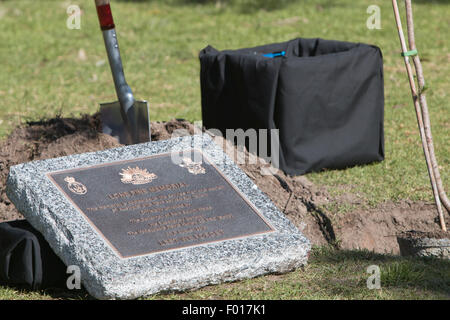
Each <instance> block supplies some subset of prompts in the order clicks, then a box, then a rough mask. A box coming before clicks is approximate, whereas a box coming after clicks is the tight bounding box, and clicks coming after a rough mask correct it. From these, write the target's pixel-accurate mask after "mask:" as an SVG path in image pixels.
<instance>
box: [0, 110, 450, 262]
mask: <svg viewBox="0 0 450 320" xmlns="http://www.w3.org/2000/svg"><path fill="white" fill-rule="evenodd" d="M151 127H152V141H157V140H165V139H169V138H170V137H171V135H172V134H173V133H174V132H175V130H177V129H183V130H184V131H185V132H186V134H193V133H194V127H193V125H192V124H191V123H189V122H188V121H185V120H171V121H168V122H152V123H151ZM213 138H214V140H215V141H216V143H217V144H219V145H220V146H221V147H222V148H223V149H224V150H225V152H226V153H227V154H228V155H229V156H231V157H232V158H233V159H234V160H235V161H236V163H238V165H239V166H240V167H241V169H242V170H243V171H244V172H245V173H246V174H247V175H248V176H249V177H250V178H251V179H252V180H253V181H254V182H255V184H256V185H258V187H259V188H260V189H261V190H262V191H263V192H264V193H266V194H267V195H268V196H269V197H270V198H271V199H272V201H273V202H274V203H275V205H276V206H277V207H278V208H279V209H280V210H281V211H282V212H284V213H285V214H286V216H287V217H288V218H289V219H290V220H291V221H292V222H293V223H294V224H295V225H296V226H297V227H298V228H299V229H300V230H301V231H302V232H303V233H304V234H305V235H306V236H307V237H308V238H309V239H310V240H311V242H312V243H313V244H315V245H324V244H332V245H334V246H336V247H340V248H345V249H354V248H360V249H369V250H373V251H375V252H379V253H386V252H388V253H394V254H398V253H399V252H400V251H399V245H398V243H397V235H398V234H401V233H403V232H408V231H411V230H417V231H421V232H439V225H438V221H437V218H436V216H437V215H436V209H435V206H434V205H433V204H426V203H411V202H406V201H404V202H400V203H396V204H394V203H385V204H382V205H380V206H379V207H378V208H375V209H370V210H356V211H353V212H350V213H347V214H344V215H341V216H338V215H335V214H333V213H332V212H328V211H327V210H325V209H323V208H324V205H326V204H327V203H331V202H333V203H336V202H337V203H338V204H339V203H341V204H345V203H348V202H350V203H352V204H355V203H356V202H358V201H360V200H359V198H358V197H356V196H354V195H352V194H347V195H346V196H345V197H341V198H339V199H332V198H331V197H330V195H329V194H328V192H327V189H326V188H325V187H323V186H317V185H315V184H314V183H312V182H311V181H309V180H308V179H307V178H306V177H304V176H298V177H291V176H287V175H285V174H284V173H283V172H281V171H278V172H276V173H275V174H269V171H268V169H269V165H268V164H267V163H266V162H265V161H264V160H262V159H260V158H257V157H256V156H254V155H252V154H249V153H248V152H247V151H246V150H238V149H236V148H235V147H234V146H233V145H232V144H230V143H229V142H228V141H226V140H224V139H222V138H220V137H213ZM118 146H120V144H119V143H118V142H117V141H116V140H115V139H113V138H112V137H110V136H108V135H104V134H102V133H101V124H100V119H99V115H98V114H96V115H93V116H88V115H85V116H83V117H81V118H78V119H74V118H61V117H56V118H55V119H50V120H45V121H37V122H30V123H28V124H27V125H26V126H23V127H19V128H17V129H16V130H15V131H14V132H13V133H12V134H11V135H10V136H9V137H8V138H7V139H6V140H4V141H2V142H0V222H1V221H8V220H16V219H22V218H23V217H22V215H21V214H20V213H19V212H17V210H16V209H15V207H14V205H13V204H12V203H11V202H10V201H9V200H8V198H7V197H6V194H5V188H6V179H7V176H8V172H9V167H10V166H13V165H15V164H19V163H23V162H28V161H32V160H40V159H47V158H54V157H61V156H66V155H70V154H75V153H84V152H91V151H98V150H103V149H108V148H114V147H118ZM245 159H247V161H244V160H245ZM250 159H251V161H250ZM355 201H356V202H355ZM449 227H450V226H449ZM444 236H445V235H444Z"/></svg>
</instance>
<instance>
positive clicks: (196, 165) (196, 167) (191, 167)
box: [179, 157, 206, 175]
mask: <svg viewBox="0 0 450 320" xmlns="http://www.w3.org/2000/svg"><path fill="white" fill-rule="evenodd" d="M179 166H180V167H182V168H186V169H188V171H189V173H192V174H195V175H197V174H205V173H206V169H205V168H204V167H202V163H201V162H194V161H192V159H191V158H187V157H186V158H183V159H182V161H181V163H180V164H179Z"/></svg>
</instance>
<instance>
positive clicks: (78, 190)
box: [64, 177, 87, 195]
mask: <svg viewBox="0 0 450 320" xmlns="http://www.w3.org/2000/svg"><path fill="white" fill-rule="evenodd" d="M64 181H65V182H67V188H69V190H70V191H71V192H72V193H75V194H78V195H83V194H86V193H87V188H86V186H85V185H84V184H82V183H81V182H78V181H76V180H75V178H74V177H65V178H64Z"/></svg>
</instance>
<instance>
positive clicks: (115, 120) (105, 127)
mask: <svg viewBox="0 0 450 320" xmlns="http://www.w3.org/2000/svg"><path fill="white" fill-rule="evenodd" d="M121 108H122V107H121V106H120V103H119V101H115V102H110V103H102V104H100V115H101V120H102V132H103V133H106V134H108V135H110V136H112V137H114V138H116V139H117V140H119V143H121V144H125V145H129V144H137V143H144V142H150V140H151V134H150V121H149V116H148V102H147V101H135V103H134V112H135V119H136V128H135V129H136V132H137V134H136V135H134V134H131V133H130V132H129V130H130V129H129V128H127V127H126V126H125V124H124V122H123V118H122V114H121ZM130 137H134V138H130Z"/></svg>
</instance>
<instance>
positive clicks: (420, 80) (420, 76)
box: [405, 0, 450, 213]
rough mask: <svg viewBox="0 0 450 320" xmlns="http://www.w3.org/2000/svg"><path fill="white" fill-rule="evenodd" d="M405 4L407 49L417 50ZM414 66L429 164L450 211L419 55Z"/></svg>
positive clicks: (407, 1) (408, 2) (409, 9)
mask: <svg viewBox="0 0 450 320" xmlns="http://www.w3.org/2000/svg"><path fill="white" fill-rule="evenodd" d="M405 6H406V19H407V29H408V41H409V50H417V48H416V40H415V36H414V20H413V11H412V5H411V0H405ZM413 61H414V67H415V69H416V74H417V82H418V84H419V102H420V105H421V107H422V117H423V124H424V129H425V136H426V139H427V145H428V150H429V151H430V158H431V159H430V160H431V166H432V168H433V173H434V176H435V179H436V184H437V189H438V192H439V198H440V199H441V202H442V204H443V205H444V207H445V208H446V209H447V211H448V212H449V213H450V200H449V199H448V197H447V195H446V193H445V190H444V186H443V184H442V179H441V174H440V172H439V166H438V163H437V160H436V155H435V152H434V144H433V136H432V134H431V122H430V116H429V112H428V104H427V99H426V96H425V88H426V87H425V77H424V75H423V68H422V63H421V62H420V57H419V55H418V54H417V55H415V56H414V57H413Z"/></svg>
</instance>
